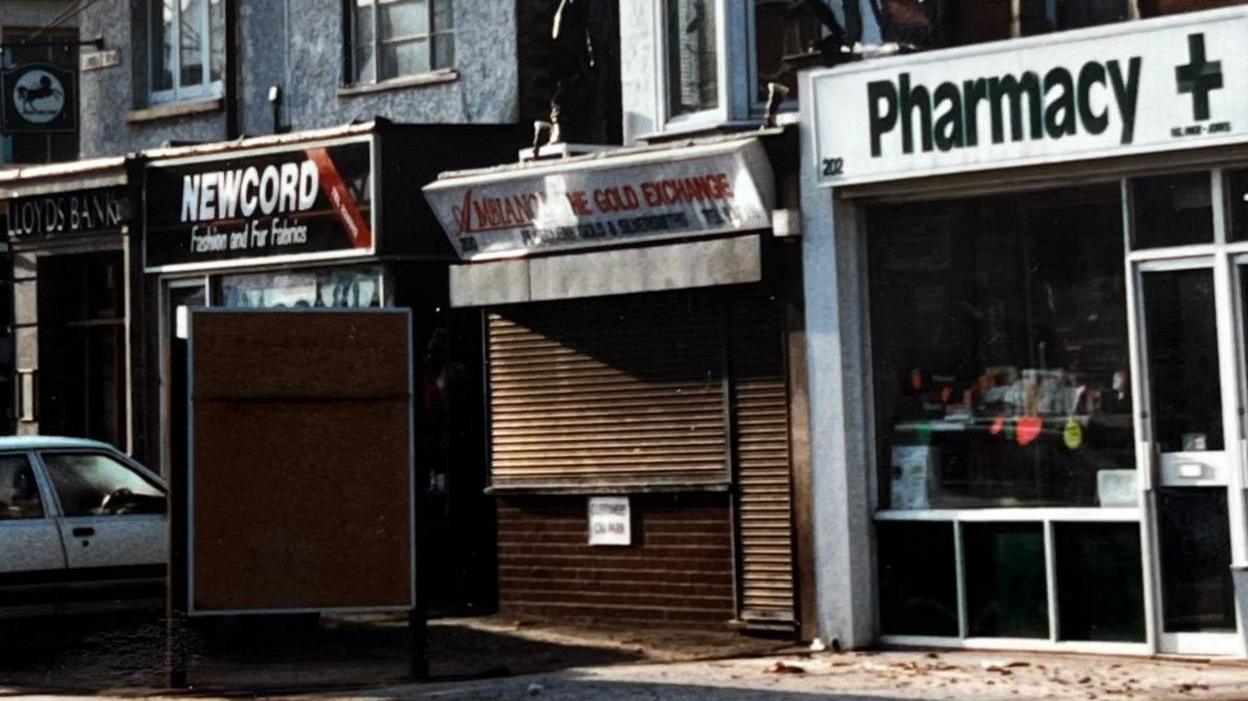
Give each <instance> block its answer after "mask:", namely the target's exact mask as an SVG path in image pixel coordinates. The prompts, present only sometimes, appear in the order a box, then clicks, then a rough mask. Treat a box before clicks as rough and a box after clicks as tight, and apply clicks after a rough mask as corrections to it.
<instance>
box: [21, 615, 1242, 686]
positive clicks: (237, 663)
mask: <svg viewBox="0 0 1248 701" xmlns="http://www.w3.org/2000/svg"><path fill="white" fill-rule="evenodd" d="M126 621H129V623H130V624H131V627H130V628H126V627H125V626H124V625H121V623H124V622H126ZM154 623H155V622H153V621H151V620H146V619H138V620H132V619H125V620H124V621H121V622H119V621H116V620H108V621H102V622H101V621H96V622H95V624H92V625H87V627H86V630H87V632H88V634H86V635H85V636H84V635H81V634H78V635H70V636H68V637H65V636H64V635H61V636H56V640H55V641H54V642H55V643H56V645H55V648H54V649H53V650H51V651H50V652H49V651H48V650H46V649H44V651H43V652H35V653H34V654H26V655H25V656H23V654H22V653H25V652H28V651H29V650H39V649H41V648H40V647H39V646H34V647H32V646H30V645H23V644H21V643H18V644H17V645H15V646H14V645H12V644H13V642H14V640H15V638H14V637H13V636H12V635H10V633H13V632H14V631H13V630H8V631H0V697H9V696H11V697H21V698H48V699H58V700H61V701H66V700H68V699H77V698H83V699H95V700H97V701H99V700H101V699H102V700H105V701H108V700H111V699H134V698H136V697H142V698H159V699H164V698H169V699H186V698H188V697H190V698H196V699H216V698H222V699H226V698H232V699H233V698H240V697H247V698H274V699H292V700H298V701H336V700H338V699H344V700H345V699H350V700H352V701H356V700H358V701H385V700H390V699H394V700H396V701H397V700H399V699H405V700H406V699H412V700H425V699H427V700H435V699H436V700H439V701H461V700H463V701H467V700H474V701H475V700H477V699H480V700H483V701H512V700H515V701H573V700H577V701H580V700H581V699H595V700H597V699H602V700H604V701H633V700H634V699H636V700H638V701H642V700H644V701H657V700H662V701H686V700H692V699H708V698H712V699H724V700H725V701H746V700H747V699H748V700H758V701H808V700H814V699H830V700H834V701H842V700H843V701H850V700H855V701H857V700H868V699H870V700H876V701H883V700H897V701H900V700H902V699H905V700H911V699H933V700H935V699H984V700H985V701H997V700H1008V701H1013V700H1016V699H1079V700H1081V701H1087V700H1096V699H1108V700H1117V699H1132V700H1137V699H1139V700H1142V699H1182V700H1185V701H1186V700H1201V699H1209V700H1214V699H1216V700H1226V699H1248V664H1244V663H1239V662H1231V661H1214V660H1195V659H1185V660H1175V659H1155V658H1131V657H1100V656H1089V655H1058V654H1034V653H987V652H970V651H921V650H920V651H900V650H898V651H881V652H847V653H832V652H818V653H812V652H809V651H806V650H805V649H803V648H795V647H792V646H789V645H787V644H786V643H784V642H783V641H776V640H759V639H756V638H749V637H746V636H740V635H735V634H732V633H729V632H724V631H721V632H708V631H690V630H677V631H672V630H663V629H657V628H656V629H649V630H647V629H642V630H637V629H627V630H625V629H616V628H611V627H608V626H594V625H592V624H582V625H574V626H572V625H565V626H558V625H549V624H541V623H534V622H527V621H515V620H508V619H505V618H501V617H485V618H471V619H444V620H439V621H435V622H434V623H433V624H431V627H430V638H431V647H430V655H429V662H430V672H431V677H432V678H431V679H430V680H429V681H425V682H420V683H411V682H408V681H405V676H404V675H405V672H406V664H407V661H408V657H407V655H406V648H405V647H404V645H403V644H401V641H403V640H405V638H404V636H403V633H404V632H405V631H404V630H403V627H402V626H401V625H400V624H399V622H398V621H393V620H387V619H384V618H381V619H351V620H345V621H329V622H326V621H322V622H321V623H320V625H319V630H318V631H317V632H316V633H315V634H313V635H309V634H308V631H307V630H306V629H300V630H298V631H297V634H298V635H299V636H302V637H304V638H306V640H302V641H299V642H296V641H294V640H292V639H291V638H289V637H287V638H284V639H283V641H282V643H281V644H280V645H277V646H275V647H274V646H272V645H271V643H273V641H274V640H275V638H273V637H272V631H269V632H268V633H266V634H258V633H257V632H256V629H248V630H247V631H244V632H245V633H246V634H247V635H248V636H250V637H249V639H247V640H244V639H243V638H242V637H241V636H240V635H239V631H236V630H235V631H226V633H228V635H225V638H226V639H228V640H230V641H231V642H230V644H229V645H228V646H227V648H228V650H226V651H222V649H221V648H220V646H219V641H218V644H216V645H214V644H212V642H211V641H209V642H208V643H205V644H203V645H201V646H199V647H198V648H197V650H196V651H195V659H194V662H195V664H194V665H193V666H192V669H191V670H190V682H191V688H190V689H187V690H184V691H180V692H177V693H174V694H171V693H169V692H168V691H167V690H165V689H163V688H162V686H161V679H162V678H161V676H160V672H161V665H160V660H161V659H162V658H161V657H160V656H159V655H158V654H157V653H158V652H159V650H158V649H156V648H153V647H152V644H153V642H154V639H151V636H150V635H148V633H150V632H151V631H150V627H151V626H152V625H154ZM103 624H107V625H103ZM79 625H82V624H79ZM100 625H103V627H102V628H100V627H99V626H100ZM44 628H47V626H44ZM70 629H71V630H72V627H71V628H70ZM58 630H60V631H62V632H64V631H65V630H67V628H66V627H65V626H60V627H59V628H58ZM28 633H29V631H28ZM79 633H81V631H79ZM45 635H46V631H45ZM218 635H221V633H220V631H218ZM25 638H26V640H27V641H29V639H30V636H29V635H27V636H25ZM266 638H267V642H266ZM314 643H315V644H314ZM48 654H51V657H48V656H47V655H48ZM153 654H156V657H153V656H152V655H153ZM23 660H25V661H26V664H23V663H22V661H23ZM31 660H35V661H36V662H40V664H35V665H33V667H32V666H31V665H30V664H29V662H30V661H31Z"/></svg>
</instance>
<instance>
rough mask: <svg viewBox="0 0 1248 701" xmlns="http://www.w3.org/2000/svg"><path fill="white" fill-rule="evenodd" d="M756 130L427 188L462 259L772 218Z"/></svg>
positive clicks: (720, 229)
mask: <svg viewBox="0 0 1248 701" xmlns="http://www.w3.org/2000/svg"><path fill="white" fill-rule="evenodd" d="M773 189H774V185H773V182H772V173H771V166H770V163H769V161H768V160H767V154H766V153H765V152H764V150H763V147H762V145H761V144H760V143H759V142H758V141H757V140H756V139H748V140H738V141H730V142H724V143H717V144H708V145H702V146H693V147H687V148H682V149H656V150H648V151H641V152H638V153H634V154H629V155H623V156H618V157H614V158H597V159H586V160H577V161H573V162H572V163H558V162H555V163H554V164H544V163H543V164H534V165H532V166H529V167H523V168H516V169H512V170H507V171H503V172H500V173H488V174H483V175H469V176H463V177H452V178H447V179H445V180H441V181H438V182H436V183H433V184H431V185H429V186H427V187H425V189H424V191H425V197H426V198H427V199H428V201H429V204H430V206H432V207H433V210H434V212H435V213H436V214H437V216H438V220H439V221H440V222H441V223H442V226H443V228H444V229H445V231H446V232H447V234H448V236H449V237H450V240H451V243H452V245H454V246H455V250H456V251H457V252H458V253H459V254H460V256H461V257H462V258H464V259H487V258H503V257H513V256H521V255H526V254H531V253H540V252H545V251H557V250H564V249H576V248H592V247H603V246H611V245H620V244H631V243H637V242H641V241H647V240H655V239H670V238H685V237H695V236H706V235H712V234H719V233H727V232H732V231H748V230H751V229H764V228H769V227H770V226H771V206H772V205H771V203H772V200H773V196H774V194H773Z"/></svg>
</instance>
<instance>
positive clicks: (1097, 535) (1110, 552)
mask: <svg viewBox="0 0 1248 701" xmlns="http://www.w3.org/2000/svg"><path fill="white" fill-rule="evenodd" d="M1053 549H1054V556H1055V559H1056V565H1057V578H1056V581H1057V597H1058V607H1057V610H1058V612H1059V622H1058V631H1059V632H1058V637H1060V638H1061V639H1062V640H1106V641H1117V642H1141V643H1142V642H1144V571H1143V569H1142V567H1141V566H1140V562H1141V559H1140V558H1141V555H1140V525H1139V524H1138V523H1055V524H1053ZM1228 571H1229V568H1228Z"/></svg>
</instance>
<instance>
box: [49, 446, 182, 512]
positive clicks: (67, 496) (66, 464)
mask: <svg viewBox="0 0 1248 701" xmlns="http://www.w3.org/2000/svg"><path fill="white" fill-rule="evenodd" d="M41 456H42V458H43V464H44V466H45V467H47V470H48V479H50V480H51V481H52V488H53V489H55V490H56V496H57V498H58V499H60V501H61V511H62V512H63V513H64V514H65V515H66V516H98V515H101V514H159V513H164V511H165V496H164V494H163V493H162V492H161V490H160V488H159V487H157V486H156V485H154V484H152V483H151V482H149V481H148V480H147V479H146V478H144V477H143V476H142V475H140V474H139V473H137V472H135V471H134V470H133V469H131V468H130V467H129V466H128V465H125V464H123V463H121V462H120V461H118V460H116V459H114V458H111V457H109V456H107V455H101V454H99V453H43V454H42V455H41Z"/></svg>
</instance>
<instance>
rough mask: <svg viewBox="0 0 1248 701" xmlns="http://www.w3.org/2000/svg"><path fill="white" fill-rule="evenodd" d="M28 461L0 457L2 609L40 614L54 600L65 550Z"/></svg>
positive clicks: (7, 455) (24, 455)
mask: <svg viewBox="0 0 1248 701" xmlns="http://www.w3.org/2000/svg"><path fill="white" fill-rule="evenodd" d="M51 506H52V504H51V503H50V501H49V498H48V492H47V489H46V485H43V484H41V483H40V481H39V479H38V477H37V475H36V471H35V469H34V466H33V465H32V462H31V458H30V455H29V454H27V453H0V603H2V604H3V605H4V606H5V607H6V608H8V607H20V608H22V609H28V608H33V609H36V610H37V609H38V608H40V607H44V606H49V605H50V604H51V603H52V602H53V601H54V600H55V599H56V597H57V594H58V593H59V588H60V586H61V584H62V581H63V579H64V577H65V574H66V560H65V550H64V548H63V547H62V545H61V537H60V534H59V529H58V528H57V524H56V519H55V518H54V513H53V509H52V508H51Z"/></svg>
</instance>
